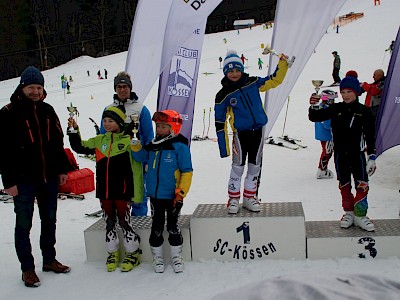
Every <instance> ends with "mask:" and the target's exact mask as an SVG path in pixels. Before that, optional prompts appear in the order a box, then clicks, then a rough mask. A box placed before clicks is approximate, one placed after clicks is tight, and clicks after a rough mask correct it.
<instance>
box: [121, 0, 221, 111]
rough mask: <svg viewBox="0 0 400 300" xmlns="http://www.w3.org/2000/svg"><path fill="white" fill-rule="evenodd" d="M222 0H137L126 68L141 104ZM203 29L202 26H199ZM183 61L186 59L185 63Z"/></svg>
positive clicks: (183, 56)
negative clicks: (163, 72)
mask: <svg viewBox="0 0 400 300" xmlns="http://www.w3.org/2000/svg"><path fill="white" fill-rule="evenodd" d="M221 2H222V0H207V1H205V0H163V1H160V0H140V1H139V2H138V6H137V9H136V13H135V19H134V22H133V25H132V32H131V40H130V43H129V49H128V56H127V59H126V64H125V70H126V71H127V72H128V73H129V74H130V75H132V84H133V89H134V91H135V92H136V94H137V95H138V97H139V102H141V103H143V101H144V100H145V97H146V96H147V95H148V93H149V91H150V89H151V88H152V87H153V85H154V83H155V82H156V80H157V78H158V77H159V75H160V74H161V73H162V71H163V70H164V69H165V67H166V66H168V65H170V62H171V59H172V57H173V56H174V55H175V54H176V53H177V52H178V50H179V49H180V48H181V47H182V46H183V44H184V43H185V42H186V41H187V40H188V39H189V38H190V37H191V35H192V34H193V32H194V31H195V30H196V28H203V25H202V24H204V22H205V21H206V20H207V17H208V16H209V15H210V14H211V12H212V11H213V10H214V9H215V8H216V7H217V6H218V4H220V3H221ZM201 30H202V29H201ZM200 48H201V47H200ZM185 56H186V54H183V55H182V59H183V58H185V59H186V57H185ZM184 63H186V62H184Z"/></svg>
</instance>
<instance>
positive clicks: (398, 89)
mask: <svg viewBox="0 0 400 300" xmlns="http://www.w3.org/2000/svg"><path fill="white" fill-rule="evenodd" d="M399 82H400V27H399V30H398V32H397V37H396V41H395V43H394V48H393V51H392V56H391V58H390V62H389V67H388V71H387V73H386V79H385V85H384V87H383V92H382V98H381V103H380V105H379V111H378V116H377V118H376V124H375V126H376V142H375V146H376V155H377V156H379V155H380V154H382V153H383V152H384V151H386V150H387V149H390V148H392V147H394V146H397V145H400V123H399V117H400V85H399Z"/></svg>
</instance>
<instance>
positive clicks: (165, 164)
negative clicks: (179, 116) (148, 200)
mask: <svg viewBox="0 0 400 300" xmlns="http://www.w3.org/2000/svg"><path fill="white" fill-rule="evenodd" d="M187 145H188V140H187V139H186V138H185V137H184V136H183V135H181V134H179V135H178V136H176V137H175V138H173V139H170V140H166V141H164V142H162V143H159V144H156V143H153V142H151V143H150V144H147V145H146V146H144V147H143V148H141V149H140V148H139V149H136V148H134V147H133V146H132V157H133V159H134V160H136V161H140V162H142V163H147V165H148V169H147V175H146V189H147V196H148V197H152V198H156V199H174V198H175V189H180V190H181V191H180V195H181V196H182V197H185V196H186V195H187V193H188V192H189V189H190V185H191V182H192V174H193V168H192V159H191V155H190V150H189V147H188V146H187Z"/></svg>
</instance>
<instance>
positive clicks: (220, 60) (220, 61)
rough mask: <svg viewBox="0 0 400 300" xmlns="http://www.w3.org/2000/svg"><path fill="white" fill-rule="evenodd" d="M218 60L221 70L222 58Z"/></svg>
mask: <svg viewBox="0 0 400 300" xmlns="http://www.w3.org/2000/svg"><path fill="white" fill-rule="evenodd" d="M218 60H219V68H220V69H221V63H222V57H221V56H220V57H219V59H218Z"/></svg>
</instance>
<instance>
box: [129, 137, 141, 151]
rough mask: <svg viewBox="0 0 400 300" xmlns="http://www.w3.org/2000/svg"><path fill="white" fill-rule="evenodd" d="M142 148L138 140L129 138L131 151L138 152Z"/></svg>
mask: <svg viewBox="0 0 400 300" xmlns="http://www.w3.org/2000/svg"><path fill="white" fill-rule="evenodd" d="M140 149H142V144H141V143H140V141H139V140H131V150H132V151H133V152H139V151H140Z"/></svg>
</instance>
